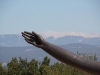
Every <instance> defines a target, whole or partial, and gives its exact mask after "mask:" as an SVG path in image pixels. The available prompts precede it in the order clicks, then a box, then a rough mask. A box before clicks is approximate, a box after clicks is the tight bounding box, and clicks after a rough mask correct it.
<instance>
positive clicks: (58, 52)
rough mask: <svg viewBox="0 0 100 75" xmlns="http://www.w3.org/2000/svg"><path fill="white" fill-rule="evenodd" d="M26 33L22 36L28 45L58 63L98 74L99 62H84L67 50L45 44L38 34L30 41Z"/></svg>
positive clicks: (84, 60) (99, 70)
mask: <svg viewBox="0 0 100 75" xmlns="http://www.w3.org/2000/svg"><path fill="white" fill-rule="evenodd" d="M26 33H27V32H25V33H22V34H23V36H24V38H25V40H26V41H27V42H28V43H30V44H33V45H35V46H36V47H39V48H42V49H43V50H44V51H45V52H47V53H48V54H50V55H51V56H53V57H54V58H56V59H58V60H59V61H61V62H63V63H65V64H68V65H70V66H72V67H75V68H78V69H81V70H84V71H86V72H89V73H92V74H95V75H99V74H100V62H96V61H89V60H86V59H84V58H82V57H80V56H78V55H76V54H74V53H72V52H70V51H68V50H65V49H63V48H61V47H58V46H56V45H53V44H51V43H49V42H46V41H45V40H43V38H41V37H40V36H39V35H38V34H36V33H34V32H33V34H32V35H35V36H34V38H33V39H34V40H33V41H32V40H31V38H29V35H28V37H26V36H27V35H26ZM30 34H31V33H30ZM30 40H31V41H30Z"/></svg>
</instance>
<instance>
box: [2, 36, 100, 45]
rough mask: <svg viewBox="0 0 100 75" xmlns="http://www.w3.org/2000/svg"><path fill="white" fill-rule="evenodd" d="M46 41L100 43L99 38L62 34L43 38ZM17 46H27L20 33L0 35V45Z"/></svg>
mask: <svg viewBox="0 0 100 75" xmlns="http://www.w3.org/2000/svg"><path fill="white" fill-rule="evenodd" d="M44 39H45V40H46V41H48V42H50V43H53V44H56V45H64V44H71V43H82V44H89V45H100V38H99V37H98V38H96V37H95V38H85V37H82V36H64V37H59V38H56V39H55V38H54V37H48V38H44ZM16 46H17V47H19V46H29V44H28V43H27V42H26V41H25V40H24V38H23V37H22V36H21V35H16V34H8V35H7V34H6V35H0V47H16Z"/></svg>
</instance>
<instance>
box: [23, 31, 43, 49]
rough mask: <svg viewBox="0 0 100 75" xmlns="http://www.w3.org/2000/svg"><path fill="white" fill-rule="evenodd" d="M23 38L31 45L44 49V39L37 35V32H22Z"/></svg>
mask: <svg viewBox="0 0 100 75" xmlns="http://www.w3.org/2000/svg"><path fill="white" fill-rule="evenodd" d="M22 36H23V37H24V38H25V40H26V41H27V42H28V43H29V44H32V45H34V46H36V47H39V48H42V47H43V41H44V39H43V38H42V37H41V36H40V35H39V34H37V33H35V32H32V33H30V32H27V31H24V32H22Z"/></svg>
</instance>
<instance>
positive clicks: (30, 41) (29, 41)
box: [25, 39, 33, 44]
mask: <svg viewBox="0 0 100 75" xmlns="http://www.w3.org/2000/svg"><path fill="white" fill-rule="evenodd" d="M25 40H26V42H28V43H30V44H33V42H31V41H30V40H28V39H25Z"/></svg>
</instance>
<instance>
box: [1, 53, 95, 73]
mask: <svg viewBox="0 0 100 75" xmlns="http://www.w3.org/2000/svg"><path fill="white" fill-rule="evenodd" d="M77 54H78V55H80V56H81V57H84V58H86V59H88V60H94V61H97V58H96V55H93V54H89V55H86V54H79V53H77ZM0 75H92V74H89V73H86V72H84V71H81V70H79V69H76V68H73V67H71V66H69V65H66V64H64V63H62V62H61V63H60V62H57V63H54V64H53V65H50V59H49V58H48V57H47V56H46V57H44V60H43V61H42V62H38V61H36V60H35V59H32V60H31V61H30V62H28V61H27V59H22V58H21V57H19V60H17V58H16V57H15V58H12V60H11V61H10V62H9V63H8V64H7V69H6V68H5V67H3V66H2V63H0Z"/></svg>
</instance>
